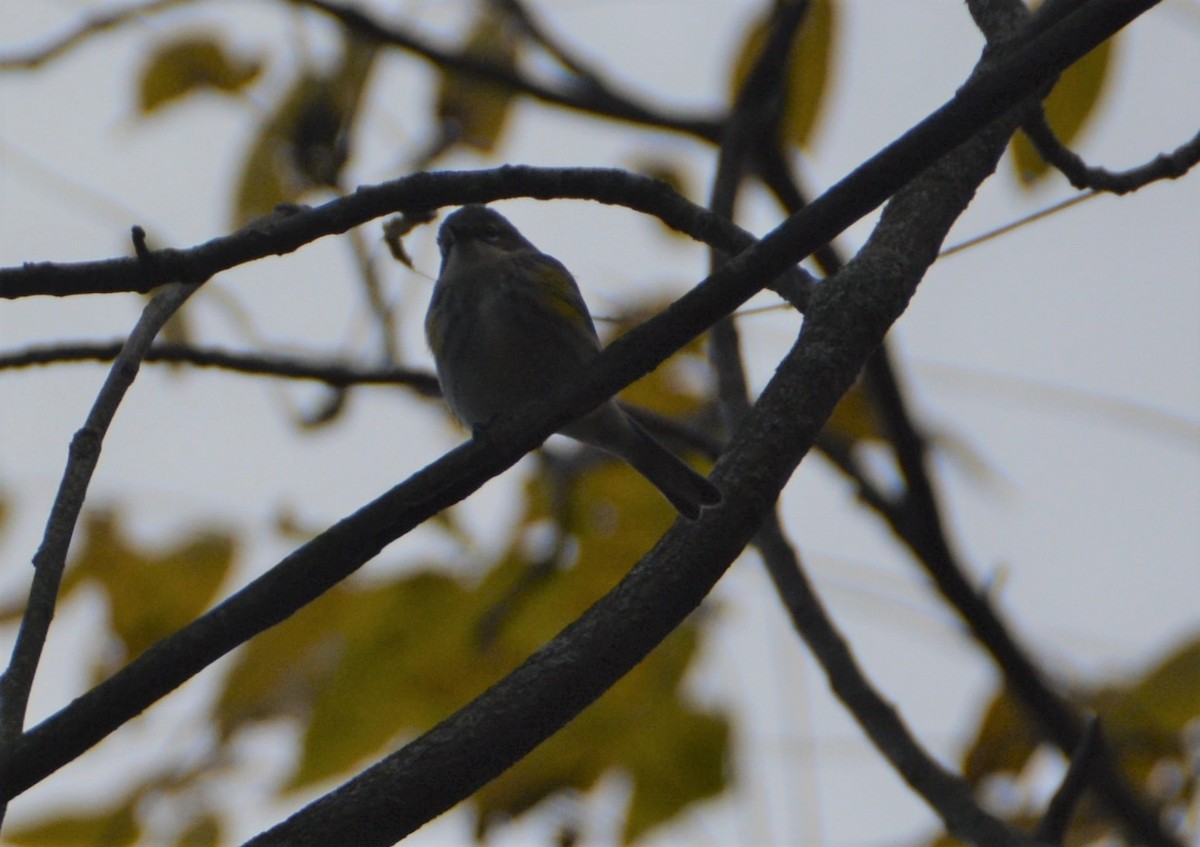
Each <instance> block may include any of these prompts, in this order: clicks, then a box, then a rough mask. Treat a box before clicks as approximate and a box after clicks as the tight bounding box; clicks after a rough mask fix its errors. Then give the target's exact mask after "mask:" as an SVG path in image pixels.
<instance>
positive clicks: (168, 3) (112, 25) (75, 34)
mask: <svg viewBox="0 0 1200 847" xmlns="http://www.w3.org/2000/svg"><path fill="white" fill-rule="evenodd" d="M184 2H187V0H150V2H148V3H141V4H138V5H133V6H126V7H125V8H123V9H115V10H113V11H111V12H99V13H97V14H94V15H91V16H89V17H87V18H84V19H83V20H82V21H80V22H79V23H78V24H76V26H75V27H74V28H73V29H71V30H70V31H69V32H66V33H63V34H62V35H60V36H59V37H58V38H55V39H54V40H52V41H49V42H47V43H46V44H44V45H42V46H41V47H38V48H37V49H35V50H30V51H29V52H27V53H24V54H21V53H13V54H10V55H8V56H0V71H12V70H33V69H34V68H38V67H41V66H42V65H44V64H46V63H47V62H50V61H52V60H54V59H58V58H60V57H61V56H63V55H64V54H66V53H67V52H69V51H70V50H72V49H74V48H75V47H78V46H79V45H81V44H83V43H84V42H85V41H87V40H89V39H90V38H91V37H92V36H94V35H99V34H100V33H102V32H107V31H108V30H110V29H116V28H117V27H119V26H121V25H122V24H125V23H128V22H130V21H134V20H137V19H138V18H141V17H144V16H146V15H151V14H154V13H155V12H161V11H163V10H165V9H169V8H170V7H172V6H178V5H180V4H181V3H184Z"/></svg>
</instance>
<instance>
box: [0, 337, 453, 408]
mask: <svg viewBox="0 0 1200 847" xmlns="http://www.w3.org/2000/svg"><path fill="white" fill-rule="evenodd" d="M122 346H123V345H122V342H120V341H112V342H107V343H105V342H99V343H81V344H56V345H52V346H46V347H30V348H28V349H25V350H19V351H16V352H13V353H6V354H0V370H4V369H15V368H26V367H33V366H36V365H50V364H56V363H63V362H106V361H111V360H113V359H115V358H116V357H117V354H118V353H120V351H121V349H122ZM144 361H146V362H171V363H182V364H189V365H195V366H197V367H202V368H220V369H222V370H227V371H234V372H236V373H244V374H255V375H259V376H274V377H281V378H287V379H306V380H313V381H314V382H323V383H325V384H326V385H329V386H332V387H334V388H345V387H348V386H351V385H407V386H409V387H411V388H412V389H414V390H415V391H417V392H418V393H419V394H421V395H423V396H425V397H438V396H441V391H440V390H439V388H438V383H437V377H435V376H434V375H433V374H432V373H430V372H428V371H423V370H415V369H412V368H358V367H354V366H351V365H343V364H339V363H337V362H329V361H318V360H308V361H306V360H304V359H303V358H300V357H295V356H281V355H277V354H272V353H238V352H233V351H231V350H220V349H216V348H212V347H194V346H192V345H188V344H155V345H154V346H152V347H151V348H150V349H149V350H148V351H146V356H145V360H144Z"/></svg>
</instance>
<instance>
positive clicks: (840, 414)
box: [821, 379, 888, 447]
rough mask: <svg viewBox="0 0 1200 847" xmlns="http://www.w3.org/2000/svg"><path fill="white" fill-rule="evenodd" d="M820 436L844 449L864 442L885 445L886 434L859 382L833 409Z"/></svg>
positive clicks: (876, 412) (860, 381) (861, 383)
mask: <svg viewBox="0 0 1200 847" xmlns="http://www.w3.org/2000/svg"><path fill="white" fill-rule="evenodd" d="M821 435H822V436H823V437H825V438H830V439H833V440H834V441H836V442H837V443H838V444H839V445H841V446H844V447H851V446H853V445H855V444H859V443H862V442H867V441H877V442H887V440H888V437H887V431H886V429H885V427H884V424H883V422H882V420H881V419H880V415H879V412H878V411H876V409H875V407H874V405H873V402H872V400H871V397H870V395H869V394H868V393H867V390H866V388H865V387H864V385H863V381H862V380H861V379H860V380H858V381H857V382H856V383H854V385H852V386H851V387H850V390H849V391H847V392H846V393H845V394H844V395H842V399H841V400H839V401H838V404H837V405H836V406H834V407H833V413H832V414H831V415H830V416H829V420H827V421H826V422H825V428H824V429H823V430H821Z"/></svg>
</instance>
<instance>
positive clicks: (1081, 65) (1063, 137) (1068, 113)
mask: <svg viewBox="0 0 1200 847" xmlns="http://www.w3.org/2000/svg"><path fill="white" fill-rule="evenodd" d="M1112 52H1113V40H1112V39H1109V40H1108V41H1105V42H1104V43H1103V44H1101V45H1100V46H1099V47H1097V48H1095V49H1094V50H1092V51H1091V52H1090V53H1088V54H1087V55H1086V56H1084V57H1083V58H1082V59H1080V60H1079V61H1078V62H1076V63H1075V64H1073V65H1071V67H1069V68H1067V69H1066V70H1065V71H1064V72H1063V74H1062V76H1060V77H1059V79H1058V82H1057V83H1056V84H1055V85H1054V88H1053V89H1052V90H1051V91H1050V94H1049V96H1048V97H1046V100H1045V102H1044V103H1043V107H1044V108H1045V110H1046V120H1047V122H1048V123H1049V124H1050V128H1051V129H1053V130H1054V134H1055V135H1056V136H1058V139H1059V140H1060V141H1061V142H1062V143H1063V144H1066V145H1070V144H1071V142H1073V141H1074V140H1075V139H1076V138H1077V137H1078V136H1079V134H1080V132H1081V131H1082V130H1083V128H1084V126H1086V124H1087V122H1088V119H1089V118H1091V116H1092V114H1093V113H1094V112H1095V110H1096V106H1097V104H1099V102H1100V97H1101V95H1102V94H1103V93H1104V87H1105V84H1106V82H1107V81H1108V78H1109V67H1110V65H1111V64H1112ZM1012 151H1013V156H1012V161H1013V166H1014V168H1015V169H1016V173H1017V179H1018V180H1020V182H1021V183H1022V184H1023V185H1026V186H1029V185H1033V184H1034V183H1036V182H1037V181H1038V180H1040V179H1041V178H1042V177H1044V176H1045V175H1046V174H1047V173H1048V172H1049V166H1048V165H1047V164H1046V163H1045V162H1044V161H1042V157H1041V156H1039V155H1038V153H1037V150H1035V149H1034V146H1033V143H1032V142H1031V141H1030V140H1029V139H1028V138H1027V137H1026V136H1025V133H1023V132H1018V133H1017V134H1016V135H1015V136H1013V142H1012Z"/></svg>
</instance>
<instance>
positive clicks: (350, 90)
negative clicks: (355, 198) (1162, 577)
mask: <svg viewBox="0 0 1200 847" xmlns="http://www.w3.org/2000/svg"><path fill="white" fill-rule="evenodd" d="M377 52H378V48H377V45H375V44H374V43H373V42H369V41H365V40H364V39H362V38H359V37H355V36H353V35H346V36H344V39H343V44H342V57H341V60H340V62H339V63H338V64H337V66H336V67H334V68H333V69H332V70H323V69H320V70H318V69H313V68H308V69H306V70H304V71H302V72H301V73H300V75H299V76H298V77H297V78H296V81H295V82H294V83H293V84H292V87H291V89H289V90H288V91H287V92H286V93H285V94H284V95H283V97H282V98H280V100H279V103H278V104H277V106H276V108H275V111H274V112H273V113H272V114H271V115H270V116H269V117H268V118H267V119H266V120H265V121H264V122H263V123H262V125H261V126H260V127H259V130H258V133H257V135H256V136H255V138H254V141H253V142H252V143H251V145H250V148H249V150H248V151H247V153H246V157H245V159H244V160H243V164H242V172H241V176H240V177H239V178H238V183H237V185H238V188H237V193H236V195H235V198H234V224H235V226H243V225H245V224H247V223H249V222H250V221H253V220H255V219H257V218H261V217H263V216H265V215H269V214H271V213H272V212H273V211H274V210H275V208H276V207H277V206H279V205H281V204H286V203H295V202H297V201H299V200H300V199H302V198H303V197H304V196H305V195H306V194H307V193H308V192H309V191H311V190H312V189H314V188H319V187H322V186H329V187H334V188H337V187H338V181H339V178H340V176H341V172H342V168H343V167H344V166H345V164H346V161H347V159H348V157H349V154H350V134H351V129H352V127H353V125H354V121H355V118H356V116H357V113H358V106H359V103H360V102H361V99H362V96H363V92H364V90H365V88H366V84H367V81H368V79H369V77H370V72H371V69H372V67H373V66H374V61H375V56H376V54H377Z"/></svg>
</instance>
